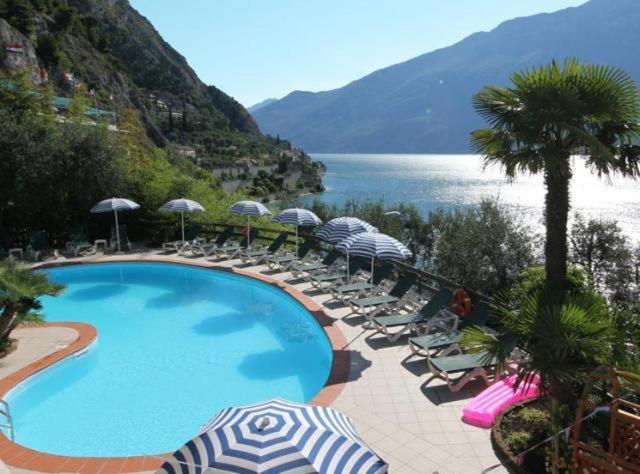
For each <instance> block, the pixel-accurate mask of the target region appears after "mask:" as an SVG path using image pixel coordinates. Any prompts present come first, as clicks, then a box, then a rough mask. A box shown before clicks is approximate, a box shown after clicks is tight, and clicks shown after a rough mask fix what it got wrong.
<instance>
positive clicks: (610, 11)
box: [253, 0, 640, 153]
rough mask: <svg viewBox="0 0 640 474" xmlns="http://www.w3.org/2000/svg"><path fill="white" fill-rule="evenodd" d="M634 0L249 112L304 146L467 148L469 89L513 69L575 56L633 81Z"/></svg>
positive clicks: (602, 2)
mask: <svg viewBox="0 0 640 474" xmlns="http://www.w3.org/2000/svg"><path fill="white" fill-rule="evenodd" d="M638 45H640V0H591V1H590V2H587V3H586V4H584V5H582V6H579V7H575V8H568V9H566V10H562V11H558V12H555V13H550V14H539V15H534V16H530V17H525V18H517V19H514V20H510V21H507V22H504V23H502V24H501V25H499V26H498V27H497V28H495V29H494V30H492V31H490V32H488V33H475V34H473V35H471V36H469V37H467V38H465V39H464V40H462V41H460V42H459V43H456V44H455V45H453V46H450V47H447V48H443V49H440V50H437V51H433V52H431V53H428V54H424V55H422V56H418V57H417V58H414V59H411V60H409V61H406V62H403V63H401V64H396V65H394V66H391V67H388V68H385V69H381V70H378V71H376V72H373V73H372V74H369V75H368V76H365V77H363V78H361V79H359V80H356V81H354V82H352V83H350V84H348V85H346V86H345V87H342V88H340V89H335V90H331V91H326V92H319V93H312V92H303V91H295V92H292V93H291V94H289V95H287V96H286V97H284V98H283V99H281V100H278V101H276V102H273V103H271V104H269V105H267V106H264V107H261V108H259V109H257V110H255V111H254V112H253V116H254V117H255V119H256V120H257V122H258V124H259V126H260V129H261V130H262V131H263V132H265V133H269V134H272V135H276V134H279V135H280V136H282V137H285V138H287V139H289V140H291V141H292V142H293V143H294V144H295V145H298V146H301V147H303V148H305V149H306V150H307V151H312V152H361V153H365V152H370V153H372V152H397V153H465V152H469V132H470V131H471V130H473V129H475V128H478V127H481V126H482V121H481V120H480V118H479V117H478V116H477V115H476V114H475V112H474V111H473V108H472V105H471V97H472V95H473V94H474V93H475V92H477V91H478V90H479V89H480V88H481V87H482V86H483V85H485V84H498V85H506V84H507V82H508V78H509V76H510V74H511V73H512V72H513V71H518V70H521V69H523V68H526V67H530V66H532V65H540V64H544V63H548V62H550V61H551V59H552V58H557V59H564V58H566V57H568V56H575V57H578V58H581V59H583V60H584V61H587V62H594V63H603V64H610V65H613V66H618V67H620V68H622V69H623V70H625V71H626V72H628V73H629V74H631V75H632V76H633V77H634V78H635V79H636V81H638V82H639V83H640V54H639V53H638V47H639V46H638Z"/></svg>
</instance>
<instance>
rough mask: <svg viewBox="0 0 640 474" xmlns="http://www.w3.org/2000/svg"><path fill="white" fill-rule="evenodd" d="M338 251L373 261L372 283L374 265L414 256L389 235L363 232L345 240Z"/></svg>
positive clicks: (338, 247) (338, 246) (337, 247)
mask: <svg viewBox="0 0 640 474" xmlns="http://www.w3.org/2000/svg"><path fill="white" fill-rule="evenodd" d="M336 249H338V250H339V251H341V252H345V253H346V254H347V255H349V254H351V255H357V256H359V257H368V258H370V259H371V281H373V263H374V260H375V259H376V258H378V259H380V260H404V259H405V258H409V257H411V256H412V255H413V254H412V253H411V250H409V249H408V248H407V247H405V245H404V244H403V243H402V242H400V241H398V240H396V239H394V238H393V237H391V236H389V235H387V234H380V233H377V232H376V233H374V232H363V233H361V234H356V235H353V236H351V237H348V238H346V239H344V240H343V241H342V242H340V243H339V244H338V245H336Z"/></svg>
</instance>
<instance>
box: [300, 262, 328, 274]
mask: <svg viewBox="0 0 640 474" xmlns="http://www.w3.org/2000/svg"><path fill="white" fill-rule="evenodd" d="M323 268H327V266H326V265H325V264H324V263H308V264H301V265H294V266H293V267H291V269H292V270H297V271H300V272H311V271H313V270H322V269H323Z"/></svg>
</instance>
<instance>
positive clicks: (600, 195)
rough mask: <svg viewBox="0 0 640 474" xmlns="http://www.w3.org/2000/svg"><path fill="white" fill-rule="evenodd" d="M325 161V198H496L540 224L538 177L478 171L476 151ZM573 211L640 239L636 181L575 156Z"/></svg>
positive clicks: (425, 201)
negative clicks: (599, 172) (601, 171)
mask: <svg viewBox="0 0 640 474" xmlns="http://www.w3.org/2000/svg"><path fill="white" fill-rule="evenodd" d="M312 157H313V159H315V160H321V161H323V162H324V163H325V164H326V165H327V174H326V176H325V178H324V184H325V187H326V188H327V191H326V192H324V193H322V194H320V195H319V196H318V197H319V198H320V199H321V200H323V201H325V202H328V203H333V204H343V203H344V202H345V201H346V200H347V199H349V198H352V197H356V198H372V199H379V198H382V199H384V201H385V204H386V205H387V207H390V208H391V207H393V205H394V204H396V203H398V202H404V203H412V204H414V205H415V206H416V207H417V208H418V210H419V211H420V213H421V214H423V215H425V216H426V215H427V214H428V213H429V211H432V210H435V209H438V208H444V209H453V208H456V207H460V206H471V205H474V204H477V203H478V202H479V201H480V200H481V199H482V198H483V197H491V198H497V199H498V200H499V201H500V202H501V203H502V204H504V205H505V206H507V207H508V208H510V209H512V210H513V211H514V212H516V213H517V214H518V215H520V216H521V217H522V218H523V220H524V221H525V222H527V223H528V224H530V225H533V226H535V227H537V228H539V229H541V228H542V210H543V205H544V194H545V189H544V185H543V182H542V176H519V177H518V178H517V180H516V181H515V182H513V183H510V182H508V180H506V179H505V178H504V174H503V173H502V172H501V171H500V168H499V167H491V168H489V169H485V170H483V167H482V159H481V157H480V156H477V155H355V154H341V155H337V154H313V155H312ZM573 169H574V177H573V180H572V186H571V202H572V211H571V212H572V213H573V212H575V211H578V212H580V213H581V214H584V215H585V216H590V217H598V218H607V219H616V220H617V221H618V223H619V224H620V226H621V227H622V228H623V229H624V231H625V233H626V234H627V235H628V236H630V237H631V238H633V239H634V240H636V241H640V206H639V203H640V181H638V182H636V181H633V180H629V179H622V178H620V177H614V178H612V179H611V180H610V181H607V180H606V179H599V178H598V177H597V176H596V175H593V174H592V173H591V172H590V171H589V170H588V169H587V168H586V167H585V165H584V162H583V161H582V160H581V159H579V158H576V159H574V165H573Z"/></svg>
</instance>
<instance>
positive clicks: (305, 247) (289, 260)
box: [267, 239, 316, 272]
mask: <svg viewBox="0 0 640 474" xmlns="http://www.w3.org/2000/svg"><path fill="white" fill-rule="evenodd" d="M315 246H316V242H315V240H311V239H307V240H305V241H304V242H303V243H302V245H301V246H300V247H298V255H297V256H296V254H289V255H283V256H281V257H275V256H272V257H269V258H268V259H267V265H268V266H269V268H270V269H271V270H276V269H278V270H280V271H282V272H284V271H287V270H288V269H289V268H290V267H291V266H292V265H294V264H296V263H299V261H300V260H301V259H303V258H306V256H307V255H308V254H309V252H311V251H312V250H313V249H314V247H315Z"/></svg>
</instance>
